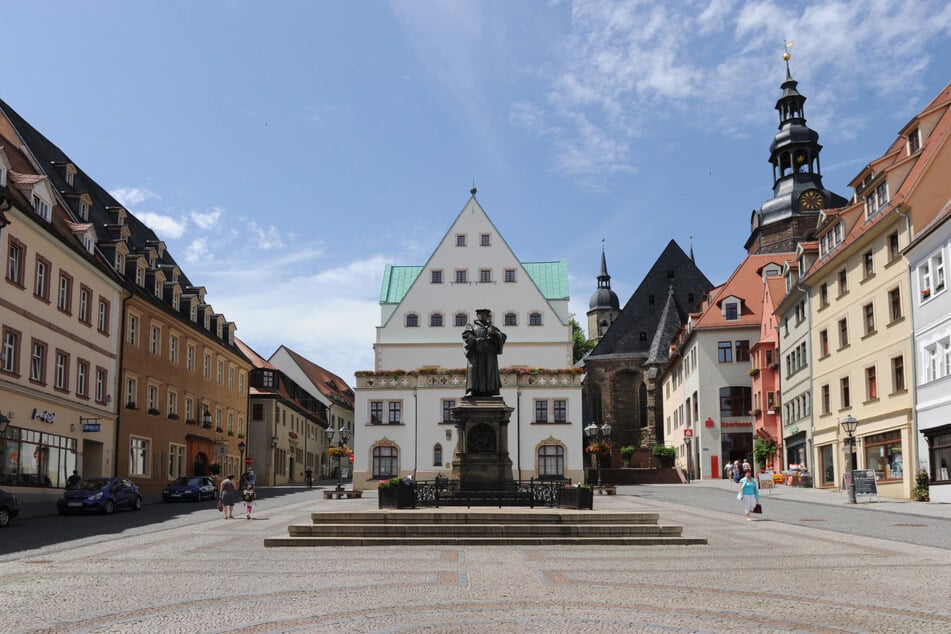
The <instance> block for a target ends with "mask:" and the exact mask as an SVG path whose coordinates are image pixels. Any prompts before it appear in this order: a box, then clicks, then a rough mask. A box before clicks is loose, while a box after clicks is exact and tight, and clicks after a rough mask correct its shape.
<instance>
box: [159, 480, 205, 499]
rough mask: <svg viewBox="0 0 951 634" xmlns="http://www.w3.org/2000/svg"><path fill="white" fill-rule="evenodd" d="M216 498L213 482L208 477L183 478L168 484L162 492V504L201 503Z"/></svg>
mask: <svg viewBox="0 0 951 634" xmlns="http://www.w3.org/2000/svg"><path fill="white" fill-rule="evenodd" d="M217 496H218V489H217V487H216V486H215V481H214V480H212V479H211V478H209V477H208V476H184V477H181V478H177V479H176V480H174V481H172V482H169V483H168V486H167V487H165V489H163V490H162V501H164V502H201V501H202V500H214V499H215V498H216V497H217Z"/></svg>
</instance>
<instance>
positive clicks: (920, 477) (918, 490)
mask: <svg viewBox="0 0 951 634" xmlns="http://www.w3.org/2000/svg"><path fill="white" fill-rule="evenodd" d="M930 484H931V478H930V477H929V476H928V472H927V471H925V470H924V469H919V470H918V473H916V474H915V488H914V489H912V490H911V496H912V497H913V498H915V500H916V501H918V502H929V501H930V500H931V495H930V493H929V490H928V487H929V486H930Z"/></svg>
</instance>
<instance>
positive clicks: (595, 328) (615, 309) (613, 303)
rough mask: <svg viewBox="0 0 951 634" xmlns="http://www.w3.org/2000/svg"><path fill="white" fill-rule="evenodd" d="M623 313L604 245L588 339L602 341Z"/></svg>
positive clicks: (591, 306)
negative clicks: (612, 283) (612, 284)
mask: <svg viewBox="0 0 951 634" xmlns="http://www.w3.org/2000/svg"><path fill="white" fill-rule="evenodd" d="M620 312H621V303H620V302H619V301H618V298H617V294H616V293H615V292H614V291H612V290H611V276H610V275H608V264H607V260H606V259H605V257H604V244H603V243H602V244H601V273H600V274H599V275H598V290H596V291H595V292H594V294H593V295H592V296H591V301H590V302H588V339H594V340H595V341H600V340H601V337H603V336H604V333H606V332H607V331H608V328H610V327H611V324H613V323H614V320H615V319H616V318H617V316H618V313H620Z"/></svg>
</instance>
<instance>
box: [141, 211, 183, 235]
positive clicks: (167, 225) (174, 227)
mask: <svg viewBox="0 0 951 634" xmlns="http://www.w3.org/2000/svg"><path fill="white" fill-rule="evenodd" d="M135 216H136V218H138V219H139V220H141V221H142V222H144V223H145V224H146V225H148V227H149V228H150V229H152V231H154V232H155V233H156V235H158V237H159V238H161V239H162V240H166V241H168V240H178V239H179V238H181V237H182V236H183V235H185V230H186V229H187V228H188V220H187V219H186V218H173V217H172V216H166V215H163V214H157V213H154V212H151V211H136V212H135Z"/></svg>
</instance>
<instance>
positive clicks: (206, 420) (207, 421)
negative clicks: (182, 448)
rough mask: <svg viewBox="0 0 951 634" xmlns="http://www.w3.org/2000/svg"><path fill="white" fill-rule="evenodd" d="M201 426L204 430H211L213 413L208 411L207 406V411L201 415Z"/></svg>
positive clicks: (206, 407)
mask: <svg viewBox="0 0 951 634" xmlns="http://www.w3.org/2000/svg"><path fill="white" fill-rule="evenodd" d="M201 426H202V428H203V429H211V412H209V411H208V406H207V405H206V406H205V411H204V413H203V414H202V415H201Z"/></svg>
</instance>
